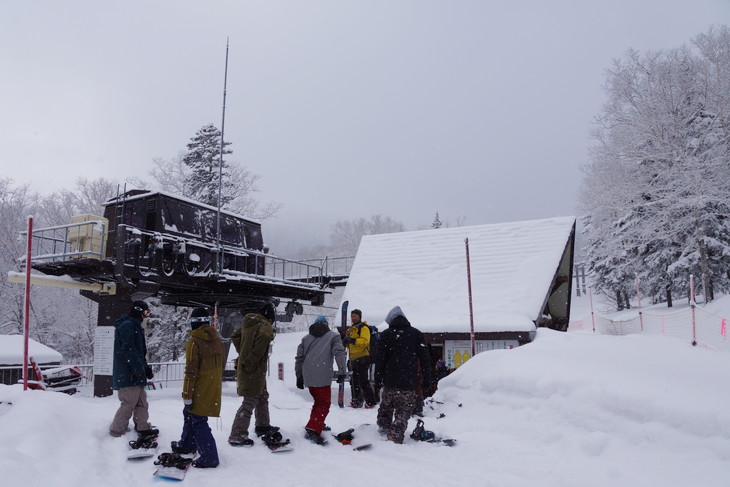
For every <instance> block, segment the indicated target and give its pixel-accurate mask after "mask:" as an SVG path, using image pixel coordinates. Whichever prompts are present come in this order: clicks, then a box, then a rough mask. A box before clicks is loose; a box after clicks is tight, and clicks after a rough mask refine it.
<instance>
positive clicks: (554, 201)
mask: <svg viewBox="0 0 730 487" xmlns="http://www.w3.org/2000/svg"><path fill="white" fill-rule="evenodd" d="M2 12H3V13H2V16H0V60H1V61H2V65H1V67H0V113H1V114H2V115H1V116H0V147H1V148H2V152H0V154H1V155H0V164H1V166H2V173H3V175H4V176H7V177H10V178H12V179H14V180H15V181H16V182H18V183H26V182H27V183H31V185H32V186H33V188H34V189H36V190H37V191H39V192H41V193H49V192H51V191H54V190H58V189H61V188H68V189H70V188H71V187H72V186H73V183H74V181H75V180H76V179H77V178H78V177H79V176H84V177H87V178H90V179H95V178H98V177H102V176H103V177H107V178H111V179H119V180H121V179H124V178H125V177H128V176H137V177H141V178H149V176H148V171H149V170H150V168H151V160H152V159H153V158H157V157H161V158H165V159H169V158H172V157H174V156H175V155H176V154H177V153H178V152H179V151H181V150H184V149H185V145H186V143H187V142H188V140H189V139H190V137H191V136H192V135H193V134H194V133H195V131H196V130H197V129H199V128H200V127H201V126H203V125H204V124H207V123H214V124H215V125H216V126H218V127H220V122H221V105H222V89H223V70H224V62H225V45H226V37H230V58H229V74H228V96H227V106H226V126H225V136H226V140H228V141H230V142H232V144H233V145H232V146H231V148H232V149H233V151H234V153H233V157H232V158H233V159H234V160H236V161H238V162H240V163H242V164H243V165H244V166H246V167H248V168H249V169H250V170H251V171H252V172H254V173H256V174H259V175H260V176H261V177H262V180H261V183H260V187H261V189H262V193H261V194H260V199H262V200H265V201H269V200H274V201H279V202H282V203H283V204H284V205H285V207H284V209H283V210H282V211H281V213H280V216H279V217H278V218H276V219H274V220H272V221H267V222H265V227H264V232H265V236H266V235H267V233H268V234H269V235H270V236H272V237H273V238H280V237H281V235H283V232H285V231H296V232H297V242H296V243H297V244H299V243H303V244H309V243H313V242H316V241H317V240H318V239H321V240H322V241H324V240H326V237H327V235H328V233H329V226H330V225H331V224H332V223H333V222H334V221H336V220H338V219H353V218H357V217H369V216H371V215H375V214H382V215H387V216H390V217H393V218H395V219H397V220H400V221H402V222H403V223H404V224H405V225H406V227H407V228H408V229H416V228H418V227H419V226H427V225H429V224H430V223H431V221H432V220H433V217H434V214H435V212H436V211H439V213H440V215H441V217H442V219H446V220H451V221H452V222H453V221H455V220H456V219H457V218H462V219H465V221H464V223H465V224H470V225H475V224H482V223H494V222H503V221H510V220H526V219H535V218H546V217H553V216H565V215H574V214H575V212H576V210H575V204H576V194H577V185H578V184H579V181H580V178H581V173H580V166H581V164H583V163H584V162H585V161H586V157H587V147H588V146H589V145H590V144H591V141H590V138H589V133H590V130H591V127H592V120H593V117H594V115H596V114H597V113H598V111H599V110H600V107H601V104H602V103H603V100H604V95H603V92H602V83H603V80H604V78H603V72H604V70H605V69H606V68H607V67H609V66H610V64H611V61H612V59H615V58H618V57H621V56H622V55H623V54H624V52H625V51H626V49H627V48H629V47H633V48H636V49H638V50H640V51H646V50H655V49H662V48H672V47H678V46H680V45H681V44H683V43H688V42H689V41H690V39H691V38H692V37H694V36H695V35H697V34H699V33H700V32H704V31H706V30H707V29H708V28H709V27H710V25H712V24H727V23H730V1H728V0H686V1H679V0H612V1H600V2H598V1H590V0H553V1H549V2H548V1H541V0H523V1H518V0H515V1H503V2H496V1H486V0H484V1H459V0H450V1H430V0H402V1H398V0H387V1H379V0H374V1H372V0H371V1H357V2H355V1H346V0H332V1H319V0H317V1H304V0H296V1H293V0H292V1H287V0H276V1H272V0H266V1H256V2H252V1H235V2H234V1H205V2H200V1H196V2H192V1H180V0H176V1H159V0H158V1H145V2H141V1H130V2H114V3H112V2H98V1H64V2H58V1H51V0H48V1H24V2H10V1H5V2H3V7H2ZM291 243H292V244H294V243H295V242H291Z"/></svg>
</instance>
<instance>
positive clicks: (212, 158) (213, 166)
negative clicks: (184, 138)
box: [183, 124, 234, 206]
mask: <svg viewBox="0 0 730 487" xmlns="http://www.w3.org/2000/svg"><path fill="white" fill-rule="evenodd" d="M229 145H231V143H230V142H225V141H224V142H223V146H224V147H223V156H224V157H223V160H222V161H221V157H220V153H221V131H220V130H218V129H217V128H216V127H215V126H214V125H213V124H208V125H204V126H203V127H202V128H200V129H199V130H198V131H197V132H195V135H194V136H193V137H192V138H191V139H190V142H189V143H188V145H187V147H188V151H187V152H186V153H185V155H184V156H183V162H184V163H185V164H186V165H187V166H188V167H190V169H191V172H190V174H189V175H188V180H187V181H186V194H185V195H186V196H188V197H190V198H192V199H194V200H196V201H200V202H201V203H205V204H206V205H210V206H218V179H219V177H218V176H219V171H220V172H221V173H222V185H221V188H222V190H221V206H225V205H227V204H228V203H230V202H231V201H232V200H233V199H234V197H232V196H231V195H230V192H231V191H230V189H231V181H230V172H229V168H228V163H227V162H226V160H225V156H226V155H228V154H232V153H233V151H232V150H230V149H228V148H227V147H228V146H229ZM221 164H222V167H220V166H221Z"/></svg>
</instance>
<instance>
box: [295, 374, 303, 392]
mask: <svg viewBox="0 0 730 487" xmlns="http://www.w3.org/2000/svg"><path fill="white" fill-rule="evenodd" d="M297 389H304V377H302V376H301V375H300V376H298V377H297Z"/></svg>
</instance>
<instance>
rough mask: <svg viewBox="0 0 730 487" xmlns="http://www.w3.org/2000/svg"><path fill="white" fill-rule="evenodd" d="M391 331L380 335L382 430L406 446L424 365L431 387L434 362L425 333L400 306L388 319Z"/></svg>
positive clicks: (378, 363) (378, 378)
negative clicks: (419, 370)
mask: <svg viewBox="0 0 730 487" xmlns="http://www.w3.org/2000/svg"><path fill="white" fill-rule="evenodd" d="M385 322H386V323H388V325H389V328H388V329H387V330H385V331H384V332H382V333H381V334H380V350H379V351H378V358H377V361H376V364H375V382H376V384H377V385H380V384H382V385H383V395H382V398H381V402H380V407H379V408H378V420H377V422H378V427H379V428H380V431H381V432H383V433H384V434H386V435H387V436H388V440H390V441H393V442H395V443H403V438H404V437H405V433H406V429H407V428H408V419H409V418H410V417H411V414H412V413H413V408H414V407H415V406H416V385H417V381H418V379H419V374H418V368H419V365H420V368H421V372H422V375H423V377H422V378H421V380H422V381H423V384H424V387H428V386H429V385H430V384H431V359H430V357H429V355H428V348H426V343H425V341H424V339H423V334H422V333H421V332H420V331H418V330H417V329H416V328H414V327H412V326H411V323H410V322H409V321H408V319H407V318H406V316H405V314H404V313H403V311H402V310H401V309H400V306H396V307H394V308H393V309H391V310H390V312H389V313H388V316H387V317H386V318H385Z"/></svg>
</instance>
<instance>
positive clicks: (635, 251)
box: [580, 27, 730, 299]
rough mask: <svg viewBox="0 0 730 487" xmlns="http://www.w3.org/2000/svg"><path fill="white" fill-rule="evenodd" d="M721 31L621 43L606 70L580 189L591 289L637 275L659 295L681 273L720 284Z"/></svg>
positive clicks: (726, 173)
mask: <svg viewBox="0 0 730 487" xmlns="http://www.w3.org/2000/svg"><path fill="white" fill-rule="evenodd" d="M729 40H730V35H728V29H727V28H726V27H722V28H720V29H718V30H714V29H711V30H710V31H709V32H708V33H707V34H704V35H702V36H699V37H698V38H697V39H696V40H695V44H694V45H695V48H694V49H693V48H692V47H688V46H683V47H681V48H676V49H671V50H666V51H658V52H649V53H646V54H640V53H638V52H636V51H634V50H630V51H628V52H627V54H626V56H625V58H624V59H621V60H617V61H615V62H614V65H613V66H612V68H611V69H609V70H608V72H607V78H606V92H607V95H608V102H607V103H606V105H605V106H604V108H603V110H602V112H601V114H600V115H599V116H598V117H597V119H598V124H599V128H598V129H597V130H596V132H595V134H594V135H595V138H596V140H597V142H598V144H597V146H596V147H595V148H594V150H593V152H592V154H591V163H590V164H589V165H588V166H587V167H586V175H585V178H584V185H583V187H582V191H581V197H580V201H581V205H582V209H583V210H584V212H585V220H584V221H585V234H586V241H587V245H588V260H589V262H588V263H589V267H590V269H591V270H592V271H593V272H594V274H595V276H596V285H597V287H598V288H599V290H604V291H605V292H607V293H608V294H618V295H620V294H621V293H626V292H627V290H628V289H631V284H632V283H633V279H634V276H635V275H639V276H640V278H641V282H642V283H643V284H645V285H646V286H647V290H648V292H650V293H651V294H652V295H654V296H655V298H656V299H659V295H660V293H662V292H670V291H672V290H673V291H675V292H683V291H684V292H686V290H687V281H688V279H689V275H690V274H695V275H697V276H701V282H702V286H701V288H702V291H703V292H704V294H705V299H711V298H712V290H713V286H719V287H720V288H721V289H723V290H728V289H730V279H728V272H727V269H728V262H729V260H730V259H729V256H730V240H728V239H727V236H728V234H730V228H729V227H728V224H729V222H728V214H730V125H729V124H728V121H729V120H730V110H729V105H728V90H727V88H728V84H727V83H728V82H727V80H726V78H725V75H726V74H727V73H728V70H729V69H730V62H729V61H730V58H729V55H728V53H730V42H728V41H729Z"/></svg>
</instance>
